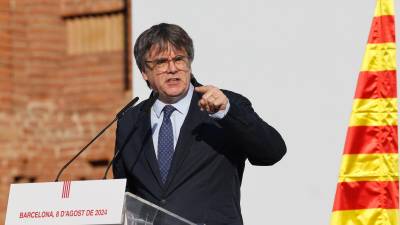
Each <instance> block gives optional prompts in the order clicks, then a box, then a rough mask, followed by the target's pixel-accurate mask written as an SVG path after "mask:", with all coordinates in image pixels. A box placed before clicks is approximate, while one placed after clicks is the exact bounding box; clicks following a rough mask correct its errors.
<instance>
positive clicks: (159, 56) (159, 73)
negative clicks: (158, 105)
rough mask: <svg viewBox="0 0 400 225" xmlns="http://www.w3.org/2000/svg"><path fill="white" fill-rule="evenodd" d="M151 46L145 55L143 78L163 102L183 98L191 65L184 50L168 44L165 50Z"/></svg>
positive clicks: (173, 101) (188, 81)
mask: <svg viewBox="0 0 400 225" xmlns="http://www.w3.org/2000/svg"><path fill="white" fill-rule="evenodd" d="M157 50H158V49H157V48H151V49H150V51H149V53H148V54H147V57H146V69H145V71H144V72H143V73H142V76H143V79H145V80H146V81H148V82H149V83H150V87H151V88H152V89H153V90H154V91H156V92H158V93H159V98H160V100H161V101H163V102H165V103H170V104H171V103H175V102H177V101H178V100H180V99H181V98H183V97H184V96H185V95H186V93H187V90H188V89H189V84H190V74H191V67H190V62H189V59H188V58H187V54H186V51H184V50H178V49H175V48H173V47H172V46H171V45H168V48H167V49H166V50H165V51H157Z"/></svg>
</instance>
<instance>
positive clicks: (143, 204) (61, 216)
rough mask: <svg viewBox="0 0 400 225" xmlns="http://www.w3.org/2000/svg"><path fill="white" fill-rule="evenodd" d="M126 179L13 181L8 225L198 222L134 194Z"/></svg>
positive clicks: (182, 224) (180, 224)
mask: <svg viewBox="0 0 400 225" xmlns="http://www.w3.org/2000/svg"><path fill="white" fill-rule="evenodd" d="M125 185H126V179H116V180H92V181H63V182H50V183H28V184H12V185H11V188H10V194H9V198H8V206H7V214H6V223H5V225H103V224H108V225H111V224H119V225H121V224H124V225H196V224H194V223H192V222H190V221H188V220H186V219H184V218H182V217H180V216H178V215H176V214H174V213H172V212H169V211H167V210H165V209H163V208H161V207H159V206H157V205H154V204H152V203H150V202H148V201H146V200H144V199H141V198H139V197H138V196H135V195H133V194H131V193H125Z"/></svg>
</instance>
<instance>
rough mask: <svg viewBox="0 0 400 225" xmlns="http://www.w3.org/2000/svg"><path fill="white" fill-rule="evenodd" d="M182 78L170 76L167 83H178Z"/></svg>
mask: <svg viewBox="0 0 400 225" xmlns="http://www.w3.org/2000/svg"><path fill="white" fill-rule="evenodd" d="M180 80H181V79H180V78H169V79H167V81H166V83H167V84H176V83H178V82H179V81H180Z"/></svg>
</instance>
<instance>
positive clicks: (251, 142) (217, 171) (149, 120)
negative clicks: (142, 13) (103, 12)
mask: <svg viewBox="0 0 400 225" xmlns="http://www.w3.org/2000/svg"><path fill="white" fill-rule="evenodd" d="M134 54H135V59H136V62H137V65H138V67H139V69H140V71H141V73H142V76H143V79H144V80H145V81H146V82H147V85H148V86H149V87H150V88H151V89H152V90H153V94H152V96H151V97H150V98H149V99H147V100H145V101H143V102H142V103H140V104H139V105H137V106H136V107H134V108H133V109H131V110H129V111H128V112H126V114H125V116H124V117H123V118H122V119H120V120H119V121H118V128H117V133H116V151H119V152H120V153H119V155H118V157H117V158H116V160H115V162H114V167H113V172H114V177H115V178H127V180H128V183H127V190H128V191H129V192H132V193H134V194H136V195H138V196H140V197H142V198H145V199H147V200H149V201H151V202H153V203H155V204H157V205H159V206H161V207H163V208H165V209H167V210H170V211H172V212H174V213H176V214H178V215H180V216H182V217H184V218H186V219H188V220H191V221H192V222H195V223H199V224H207V225H222V224H229V225H240V224H243V220H242V216H241V210H240V185H241V181H242V175H243V170H244V166H245V161H246V159H248V160H249V161H250V163H252V164H253V165H273V164H274V163H276V162H278V161H279V160H280V159H281V158H282V157H283V155H284V154H285V153H286V146H285V143H284V141H283V139H282V137H281V136H280V135H279V133H278V132H277V131H276V130H275V129H274V128H272V127H271V126H269V125H268V124H267V123H265V122H264V121H263V120H262V119H261V118H260V117H259V116H258V115H257V114H256V113H255V112H254V110H253V108H252V106H251V103H250V102H249V100H248V99H246V98H245V97H243V96H241V95H239V94H236V93H233V92H230V91H225V90H220V89H219V88H217V87H214V86H211V85H207V86H201V85H199V84H198V83H197V82H196V80H195V79H194V77H193V75H192V70H191V63H192V61H193V57H194V50H193V43H192V39H191V38H190V37H189V36H188V34H187V33H186V32H185V31H184V30H183V29H182V28H180V27H179V26H177V25H172V24H165V23H162V24H159V25H155V26H152V27H151V28H150V29H148V30H146V31H144V32H143V33H142V34H141V35H140V36H139V38H138V39H137V41H136V43H135V46H134ZM264 179H267V178H264ZM260 191H261V190H260ZM260 194H262V193H260Z"/></svg>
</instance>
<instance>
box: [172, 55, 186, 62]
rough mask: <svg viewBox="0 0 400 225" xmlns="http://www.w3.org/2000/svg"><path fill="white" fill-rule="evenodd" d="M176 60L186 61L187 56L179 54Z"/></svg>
mask: <svg viewBox="0 0 400 225" xmlns="http://www.w3.org/2000/svg"><path fill="white" fill-rule="evenodd" d="M174 61H175V62H182V61H185V56H182V55H178V56H176V57H175V58H174Z"/></svg>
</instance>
